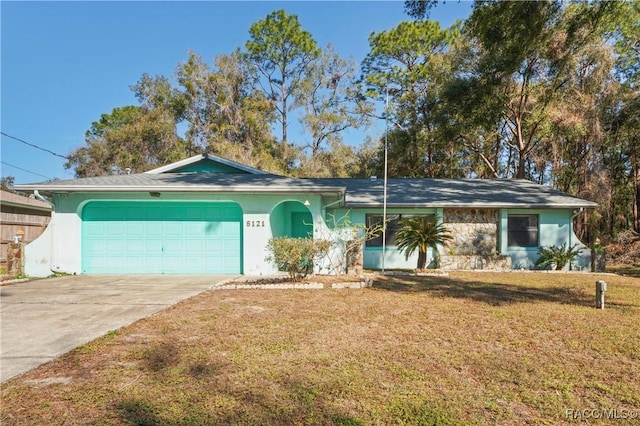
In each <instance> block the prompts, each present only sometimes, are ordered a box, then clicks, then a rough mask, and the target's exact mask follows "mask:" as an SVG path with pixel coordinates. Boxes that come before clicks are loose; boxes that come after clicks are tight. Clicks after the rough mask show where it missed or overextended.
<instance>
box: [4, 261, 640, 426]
mask: <svg viewBox="0 0 640 426" xmlns="http://www.w3.org/2000/svg"><path fill="white" fill-rule="evenodd" d="M598 279H603V280H605V281H607V283H608V291H607V293H606V309H604V310H596V309H595V308H594V307H593V305H594V301H595V281H596V280H598ZM43 320H46V319H43ZM638 324H640V280H638V279H637V278H632V277H620V276H613V275H590V274H565V273H528V272H522V273H520V272H513V273H477V274H474V273H452V274H450V275H449V277H410V278H408V277H401V276H395V277H384V278H378V279H377V280H375V284H374V287H373V288H369V289H361V290H353V289H351V290H330V289H324V290H216V291H210V292H208V293H205V294H202V295H200V296H198V297H195V298H193V299H190V300H187V301H185V302H183V303H180V304H178V305H176V306H175V307H173V308H171V309H168V310H165V311H163V312H161V313H159V314H157V315H155V316H153V317H150V318H147V319H144V320H141V321H138V322H137V323H135V324H133V325H131V326H129V327H125V328H123V329H121V330H119V331H114V332H111V333H109V334H108V335H106V336H104V337H102V338H100V339H98V340H96V341H94V342H92V343H89V344H87V345H84V346H82V347H80V348H77V349H76V350H74V351H72V352H70V353H68V354H66V355H65V356H63V357H61V358H59V359H57V360H56V361H54V362H52V363H49V364H47V365H44V366H42V367H40V368H37V369H35V370H33V371H31V372H29V373H27V374H25V375H23V376H21V377H19V378H17V379H15V380H12V381H10V382H8V383H5V384H3V386H2V418H1V419H0V420H1V421H0V423H2V424H3V425H13V424H16V425H17V424H19V425H24V424H33V425H40V424H105V425H106V424H123V425H126V424H138V425H143V424H147V425H151V424H165V425H201V424H255V425H263V424H275V425H280V424H286V425H289V424H322V425H326V424H336V425H371V424H373V425H389V424H393V425H402V424H416V425H418V424H420V425H425V424H464V425H467V424H478V425H483V424H507V425H512V424H513V425H521V424H526V423H532V424H563V423H566V424H578V423H580V422H582V423H589V424H592V423H594V419H593V417H601V418H602V417H607V416H609V417H611V416H615V417H617V418H618V421H617V422H616V423H615V424H621V425H622V424H632V423H634V422H636V421H637V419H631V417H633V415H634V414H635V415H637V413H638V411H639V410H640V327H639V326H638ZM598 421H602V420H595V422H596V423H597V422H598Z"/></svg>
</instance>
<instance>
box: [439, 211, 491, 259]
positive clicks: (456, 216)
mask: <svg viewBox="0 0 640 426" xmlns="http://www.w3.org/2000/svg"><path fill="white" fill-rule="evenodd" d="M499 220H500V213H499V211H498V210H497V209H445V210H444V225H445V226H446V228H447V229H448V230H449V232H450V233H451V236H452V237H453V239H452V240H450V241H447V243H446V244H445V246H444V254H445V255H481V256H488V255H493V254H496V253H497V251H498V223H499Z"/></svg>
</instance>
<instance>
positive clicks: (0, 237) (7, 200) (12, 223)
mask: <svg viewBox="0 0 640 426" xmlns="http://www.w3.org/2000/svg"><path fill="white" fill-rule="evenodd" d="M1 196H2V198H1V199H0V266H1V267H2V268H6V262H7V245H8V244H9V243H12V242H14V237H15V236H16V235H17V234H18V233H19V231H22V232H24V235H23V237H22V242H23V243H25V244H28V243H30V242H31V241H33V240H35V239H36V238H38V237H39V236H40V234H42V232H43V231H44V230H45V229H46V227H47V225H48V224H49V222H50V220H51V208H50V206H49V205H48V204H47V203H44V202H42V201H38V200H33V199H30V198H26V197H21V196H19V195H16V194H11V193H8V192H5V191H2V194H1Z"/></svg>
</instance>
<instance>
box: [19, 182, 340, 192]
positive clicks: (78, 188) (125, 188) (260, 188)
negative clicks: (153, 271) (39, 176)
mask: <svg viewBox="0 0 640 426" xmlns="http://www.w3.org/2000/svg"><path fill="white" fill-rule="evenodd" d="M16 189H19V190H21V191H34V190H39V191H40V192H44V193H47V194H68V193H72V192H81V193H88V192H89V193H95V192H133V193H135V192H175V193H179V192H200V193H202V192H215V193H245V192H248V193H282V192H286V193H310V192H313V193H323V194H324V193H332V194H335V193H340V194H344V192H345V188H343V187H317V186H313V187H291V186H265V185H234V186H227V185H224V186H218V185H206V186H204V185H202V186H181V187H176V186H162V185H150V186H135V187H133V186H130V185H122V186H119V185H107V186H102V185H101V186H88V185H75V186H74V185H66V186H40V185H31V184H26V185H16Z"/></svg>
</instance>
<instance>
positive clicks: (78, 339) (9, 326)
mask: <svg viewBox="0 0 640 426" xmlns="http://www.w3.org/2000/svg"><path fill="white" fill-rule="evenodd" d="M236 277H237V276H232V275H218V276H200V275H189V276H187V275H139V276H137V275H127V276H113V275H110V276H105V275H101V276H91V275H78V276H67V277H58V278H48V279H43V280H36V281H29V282H24V283H18V284H11V285H3V286H1V287H0V321H1V322H0V332H1V335H0V382H5V381H6V380H9V379H11V378H13V377H15V376H18V375H20V374H22V373H24V372H26V371H29V370H31V369H32V368H35V367H37V366H38V365H41V364H44V363H46V362H49V361H51V360H52V359H54V358H56V357H58V356H60V355H62V354H64V353H66V352H68V351H70V350H71V349H73V348H75V347H78V346H80V345H83V344H85V343H87V342H90V341H91V340H93V339H95V338H97V337H100V336H103V335H104V334H106V333H107V332H109V331H111V330H116V329H118V328H120V327H122V326H125V325H128V324H131V323H133V322H135V321H136V320H138V319H140V318H144V317H147V316H149V315H151V314H153V313H155V312H158V311H160V310H162V309H165V308H167V307H169V306H171V305H174V304H176V303H177V302H179V301H181V300H184V299H187V298H189V297H192V296H195V295H197V294H199V293H201V292H203V291H205V290H207V289H210V288H212V287H213V286H214V285H215V284H218V283H220V282H222V281H224V280H229V279H232V278H236Z"/></svg>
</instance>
